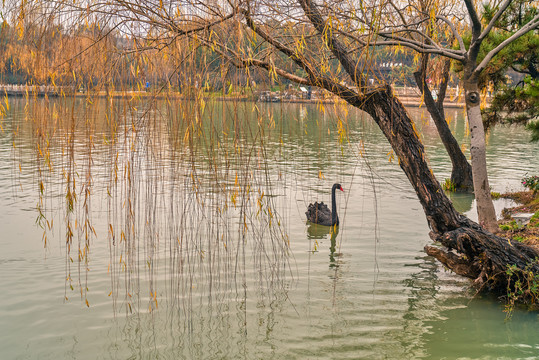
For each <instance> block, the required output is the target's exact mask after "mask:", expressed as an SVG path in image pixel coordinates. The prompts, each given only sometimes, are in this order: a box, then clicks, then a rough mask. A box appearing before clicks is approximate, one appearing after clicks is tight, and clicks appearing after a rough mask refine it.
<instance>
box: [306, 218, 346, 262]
mask: <svg viewBox="0 0 539 360" xmlns="http://www.w3.org/2000/svg"><path fill="white" fill-rule="evenodd" d="M328 235H330V244H329V267H330V268H333V267H339V265H338V263H337V261H336V258H339V257H341V256H342V253H340V252H336V248H337V235H339V227H338V226H323V225H318V224H313V223H309V226H308V227H307V238H308V239H309V240H315V241H317V240H319V239H327V237H328Z"/></svg>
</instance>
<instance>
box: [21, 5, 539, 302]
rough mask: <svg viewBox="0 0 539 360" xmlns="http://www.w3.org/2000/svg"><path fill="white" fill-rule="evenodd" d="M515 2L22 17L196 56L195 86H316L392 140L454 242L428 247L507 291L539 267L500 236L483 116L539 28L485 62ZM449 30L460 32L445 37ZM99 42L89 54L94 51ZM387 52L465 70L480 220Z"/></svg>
mask: <svg viewBox="0 0 539 360" xmlns="http://www.w3.org/2000/svg"><path fill="white" fill-rule="evenodd" d="M510 3H511V0H506V1H504V2H503V3H500V4H493V7H495V8H496V9H497V10H496V12H495V16H493V17H492V19H491V20H490V22H488V23H486V24H484V23H483V22H482V20H481V15H480V12H479V10H478V8H477V7H476V6H475V4H474V2H472V1H471V0H470V1H468V0H466V1H464V6H463V7H459V6H451V7H448V6H445V5H446V3H445V2H439V3H438V2H435V3H433V4H432V6H429V7H428V8H429V9H430V11H429V12H423V11H422V10H421V9H424V7H421V6H415V5H416V4H400V3H395V2H380V3H378V2H376V1H371V2H358V3H355V2H342V1H336V2H333V1H326V2H315V1H313V0H295V1H287V2H268V1H265V0H252V1H250V0H243V1H194V0H187V1H179V2H178V1H162V0H160V1H135V0H134V1H111V2H106V3H102V2H93V1H84V2H77V1H75V2H71V1H70V2H62V1H58V2H55V1H52V2H46V4H47V6H46V7H44V6H42V5H43V4H44V3H42V2H24V3H23V4H21V5H20V6H19V7H18V8H17V9H16V10H14V11H15V13H16V14H18V18H19V19H21V21H22V19H23V18H24V14H29V13H32V11H33V12H34V13H36V14H40V16H41V17H42V18H43V19H47V21H48V23H51V24H60V23H61V24H64V26H65V24H70V25H74V24H91V25H92V26H95V27H96V28H98V29H107V30H106V31H104V36H103V38H104V37H105V35H110V34H114V36H115V37H117V38H121V39H124V41H123V45H122V46H121V47H118V49H117V50H118V52H119V53H123V54H124V55H131V56H140V57H142V58H144V57H145V54H147V52H151V51H154V52H155V51H157V52H167V53H169V54H171V55H172V56H176V58H175V61H176V64H177V69H180V68H181V67H182V66H183V65H184V64H185V62H186V61H191V63H192V64H193V65H196V66H201V65H203V67H200V68H198V69H200V73H190V74H188V76H189V78H190V79H191V80H190V81H191V83H193V84H195V87H197V86H199V85H200V84H202V83H204V79H210V78H216V77H219V74H221V75H222V73H223V71H224V69H225V68H226V69H230V68H231V67H234V68H236V69H237V71H238V74H242V76H243V79H246V80H245V81H247V82H251V81H252V80H253V79H255V78H256V79H259V77H260V76H265V77H266V78H267V80H268V81H269V82H270V83H271V82H274V81H277V80H280V81H287V82H292V83H296V84H300V85H304V86H312V87H314V88H318V89H321V90H323V91H326V92H328V93H330V94H332V95H333V96H335V97H337V98H339V99H341V100H342V101H344V102H346V103H348V104H349V105H350V106H353V107H355V108H358V109H360V110H362V111H364V112H366V113H367V114H369V115H370V116H371V117H372V119H373V121H374V122H375V123H376V124H377V125H378V126H379V128H380V129H381V131H382V132H383V134H384V135H385V137H386V138H387V140H388V142H389V143H390V144H391V146H392V148H393V151H394V152H395V154H396V155H397V157H398V161H399V165H400V167H401V169H402V170H403V171H404V173H405V174H406V176H407V177H408V180H409V181H410V183H411V185H412V186H413V188H414V190H415V192H416V195H417V197H418V199H419V201H420V203H421V205H422V207H423V210H424V212H425V216H426V218H427V222H428V224H429V227H430V229H431V233H430V236H431V238H432V239H433V240H434V241H437V242H439V243H440V244H441V245H442V247H433V246H427V247H426V248H425V250H426V252H427V253H428V254H430V255H433V256H435V257H436V258H437V259H438V260H440V261H441V262H442V263H443V264H444V265H445V266H447V267H448V268H450V269H451V270H453V271H455V272H456V273H458V274H460V275H463V276H466V277H469V278H471V279H474V280H475V282H476V284H478V285H479V286H481V287H482V288H483V289H490V290H493V291H502V292H504V291H506V290H507V288H508V286H510V285H511V284H513V283H514V281H513V277H515V276H517V277H518V276H521V275H519V274H520V273H519V272H511V274H509V273H508V272H507V271H506V270H507V268H508V267H509V266H515V267H516V268H517V269H520V270H521V271H522V273H524V272H525V271H526V272H529V271H531V272H532V273H538V272H539V264H537V260H536V259H537V257H538V256H539V253H538V252H537V251H536V250H535V249H532V248H530V247H527V246H525V245H522V244H520V243H511V242H509V241H508V240H507V239H504V238H501V237H498V236H496V235H495V234H494V233H495V232H496V229H497V225H496V219H495V214H494V210H493V206H492V200H491V198H490V188H489V185H488V177H487V168H486V160H485V148H486V143H485V135H484V129H483V125H482V123H481V114H480V97H479V92H478V86H477V79H478V76H479V74H480V73H481V71H482V70H483V69H484V68H485V66H486V65H487V64H488V63H489V61H491V60H492V59H493V58H494V57H495V56H496V54H497V53H498V52H499V51H500V50H501V49H502V48H503V47H504V46H506V45H507V44H508V43H510V42H511V41H513V40H514V39H517V38H518V37H520V36H522V35H523V34H525V33H526V32H529V31H531V30H532V29H535V28H536V27H537V26H538V25H539V18H538V17H535V18H533V19H531V20H530V21H529V23H527V24H526V25H524V26H522V27H521V28H520V29H519V30H518V31H516V32H515V33H514V34H513V35H511V36H510V37H509V38H508V39H507V40H506V41H505V42H503V43H502V44H500V45H499V46H498V47H496V48H495V49H493V50H492V51H490V52H489V53H488V54H487V55H486V56H485V57H484V58H483V59H482V60H481V62H480V63H478V57H477V55H478V52H479V50H480V48H481V44H482V41H483V39H484V38H485V37H486V36H487V35H488V33H489V32H490V30H491V29H492V28H493V26H494V24H495V22H496V21H497V20H498V19H499V18H500V16H501V14H503V12H504V11H505V10H506V9H507V8H508V6H509V4H510ZM533 4H535V3H533ZM533 6H535V5H533ZM463 20H466V21H463ZM427 23H431V24H433V25H432V26H430V25H429V26H430V27H429V26H426V25H425V24H427ZM427 28H428V29H430V30H429V31H426V30H425V29H427ZM464 30H469V31H471V34H472V40H471V43H470V44H469V45H466V44H465V43H464V40H463V36H462V31H464ZM442 31H443V32H444V34H446V35H449V36H446V35H444V36H442V34H441V32H442ZM447 39H453V40H451V41H449V40H447ZM99 41H100V40H99V39H98V40H97V43H98V42H99ZM92 46H93V45H92ZM92 46H89V47H88V48H87V49H83V50H82V51H81V52H80V54H77V56H84V53H85V51H90V49H91V47H92ZM381 46H391V47H395V48H396V49H397V51H398V49H399V48H402V47H407V48H410V49H412V50H414V51H416V52H418V53H422V54H431V55H432V54H434V55H439V56H443V57H447V58H450V59H453V60H455V61H458V62H461V63H462V65H463V68H464V72H463V74H464V75H463V76H464V78H463V81H464V88H465V90H466V92H467V94H466V106H467V113H468V121H469V125H470V128H471V134H472V136H471V142H472V148H471V155H472V167H473V177H474V179H473V182H474V188H475V194H476V199H477V202H478V215H479V219H480V224H477V223H475V222H473V221H471V220H469V219H468V218H466V217H464V216H462V215H461V214H459V213H458V212H457V211H456V210H455V209H454V207H453V205H452V204H451V202H450V200H449V199H448V198H447V197H446V196H445V194H444V192H443V191H442V189H441V187H440V184H439V182H438V181H437V179H436V178H435V176H434V174H433V172H432V170H431V169H430V168H429V166H428V163H427V161H426V157H425V149H424V146H423V145H422V143H421V141H420V139H419V136H418V134H417V132H416V130H415V127H414V124H413V121H412V120H411V119H410V116H409V115H408V113H407V111H406V109H405V108H404V106H403V105H402V103H401V102H400V101H399V99H398V98H397V97H396V96H395V95H394V93H393V91H392V88H391V86H390V85H389V84H387V83H386V82H384V81H383V80H381V79H378V77H377V76H376V69H375V68H374V67H373V64H375V63H376V57H377V53H378V50H379V47H381ZM188 54H190V55H193V56H187V55H188ZM195 55H196V56H195ZM256 70H259V71H263V74H262V75H260V73H258V72H257V71H256ZM227 71H231V70H227ZM183 76H186V75H185V74H184V75H183ZM198 80H200V81H198ZM184 81H185V79H184ZM535 295H536V294H533V296H535Z"/></svg>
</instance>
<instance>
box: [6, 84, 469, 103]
mask: <svg viewBox="0 0 539 360" xmlns="http://www.w3.org/2000/svg"><path fill="white" fill-rule="evenodd" d="M58 89H59V90H58ZM395 92H396V95H397V97H398V98H399V99H400V101H401V102H402V104H403V105H404V106H406V107H422V106H424V102H423V100H422V99H421V96H419V95H418V94H413V93H412V94H406V95H402V94H399V92H400V91H398V90H397V91H395ZM408 92H410V91H408ZM0 93H4V94H6V95H7V96H8V97H63V96H71V97H77V98H85V97H99V98H106V97H110V98H114V99H123V98H130V99H142V98H154V99H184V100H187V99H189V98H190V97H189V96H185V95H182V94H180V93H178V92H167V91H163V92H152V91H112V92H109V93H107V91H103V90H100V91H90V92H73V91H64V90H62V89H61V88H52V87H45V86H40V87H33V88H32V89H28V87H26V86H24V85H14V86H10V88H8V86H5V85H4V86H2V85H0ZM203 99H204V100H206V101H207V100H210V99H213V100H218V101H255V102H279V103H302V104H320V103H323V104H333V103H336V102H342V101H343V100H342V99H336V98H334V97H327V98H324V97H318V96H317V97H315V98H312V99H306V98H300V97H289V98H280V99H277V100H275V99H274V100H273V101H262V100H260V99H259V97H258V96H256V95H242V94H231V95H217V94H215V93H214V94H212V95H204V96H203ZM444 107H446V108H464V107H465V103H464V102H463V101H462V99H460V98H457V99H455V101H450V100H449V99H448V100H447V101H444Z"/></svg>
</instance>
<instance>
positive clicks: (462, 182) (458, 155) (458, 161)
mask: <svg viewBox="0 0 539 360" xmlns="http://www.w3.org/2000/svg"><path fill="white" fill-rule="evenodd" d="M425 56H428V55H425ZM425 68H426V62H425ZM425 70H426V69H425ZM425 70H423V69H422V71H418V72H415V73H414V78H415V81H416V84H417V86H418V87H419V90H420V91H421V93H422V94H423V98H424V100H425V105H426V106H427V110H428V111H429V113H430V115H431V116H432V120H433V121H434V124H435V125H436V129H437V130H438V134H439V135H440V139H441V140H442V143H443V144H444V147H445V150H446V151H447V154H448V155H449V158H450V159H451V164H452V166H453V168H452V170H451V182H452V183H453V184H454V185H455V187H456V189H457V190H463V191H470V190H473V177H472V166H471V165H470V163H468V160H467V159H466V156H464V154H463V153H462V150H461V148H460V146H459V143H458V142H457V140H456V139H455V137H454V136H453V134H452V133H451V130H450V129H449V126H448V125H447V121H446V120H445V113H444V109H443V101H444V98H445V89H444V91H440V94H439V97H438V101H435V100H434V98H433V97H432V93H431V91H430V89H429V87H428V85H427V83H426V81H425ZM447 71H449V69H447ZM446 85H447V83H446ZM442 88H445V86H444V85H443V84H442Z"/></svg>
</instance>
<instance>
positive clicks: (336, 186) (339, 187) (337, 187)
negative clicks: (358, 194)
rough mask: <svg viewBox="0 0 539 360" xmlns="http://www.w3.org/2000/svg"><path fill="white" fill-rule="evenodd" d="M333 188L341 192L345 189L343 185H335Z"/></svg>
mask: <svg viewBox="0 0 539 360" xmlns="http://www.w3.org/2000/svg"><path fill="white" fill-rule="evenodd" d="M333 188H334V189H339V190H341V191H344V190H343V188H342V186H341V184H334V185H333Z"/></svg>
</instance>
